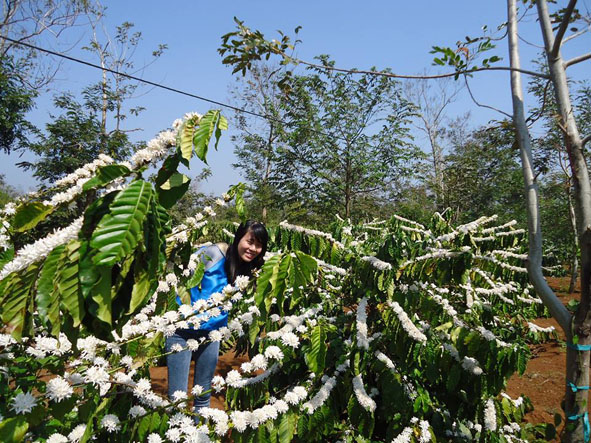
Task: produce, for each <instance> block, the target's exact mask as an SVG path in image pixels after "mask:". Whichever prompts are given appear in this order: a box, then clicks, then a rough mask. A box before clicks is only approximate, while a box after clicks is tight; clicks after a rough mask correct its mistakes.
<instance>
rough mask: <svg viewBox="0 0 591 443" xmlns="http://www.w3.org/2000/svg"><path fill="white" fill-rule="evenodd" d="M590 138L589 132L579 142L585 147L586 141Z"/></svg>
mask: <svg viewBox="0 0 591 443" xmlns="http://www.w3.org/2000/svg"><path fill="white" fill-rule="evenodd" d="M589 140H591V134H589V135H588V136H587V137H585V138H584V139H583V141H582V142H581V144H582V146H583V147H585V145H586V144H587V142H588V141H589Z"/></svg>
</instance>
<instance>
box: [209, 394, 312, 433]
mask: <svg viewBox="0 0 591 443" xmlns="http://www.w3.org/2000/svg"><path fill="white" fill-rule="evenodd" d="M307 396H308V391H307V390H306V388H305V387H303V386H296V387H294V388H293V389H290V390H288V391H287V393H286V394H285V395H284V397H283V399H279V400H278V399H274V398H272V399H271V400H270V402H269V404H266V405H264V406H262V407H260V408H257V409H254V410H253V411H240V410H234V411H232V412H231V414H230V415H229V416H228V414H227V413H226V412H224V411H222V410H220V409H213V408H201V409H199V415H201V416H202V417H203V418H205V419H208V420H211V421H212V422H213V423H214V425H215V432H216V434H217V435H219V436H223V435H225V434H226V432H228V429H229V427H230V426H229V422H230V420H231V423H232V425H233V427H234V428H235V429H236V430H237V431H238V432H244V431H245V430H246V428H247V427H250V428H252V429H257V428H258V427H259V426H260V425H261V424H263V423H265V422H266V421H268V420H274V419H276V418H277V417H278V416H279V415H281V414H284V413H285V412H287V411H288V410H289V406H290V405H293V406H295V405H298V404H299V403H301V402H302V401H303V400H305V399H306V398H307Z"/></svg>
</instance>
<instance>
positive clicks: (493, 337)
mask: <svg viewBox="0 0 591 443" xmlns="http://www.w3.org/2000/svg"><path fill="white" fill-rule="evenodd" d="M476 330H477V331H478V332H480V334H482V336H483V337H484V338H485V340H487V341H496V342H497V345H499V346H501V347H503V348H509V347H511V345H509V343H506V342H504V341H502V340H500V339H499V338H497V336H496V335H495V334H493V333H492V332H491V331H489V330H488V329H486V328H485V327H484V326H478V327H477V328H476Z"/></svg>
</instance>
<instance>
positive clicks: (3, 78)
mask: <svg viewBox="0 0 591 443" xmlns="http://www.w3.org/2000/svg"><path fill="white" fill-rule="evenodd" d="M13 72H14V64H13V62H12V60H11V59H10V58H9V57H0V149H1V150H3V151H5V152H6V153H10V151H11V150H13V149H22V148H25V147H26V146H27V141H28V137H29V134H30V132H31V130H32V125H31V124H30V123H29V121H28V120H27V119H26V118H25V115H26V113H27V112H28V111H30V110H31V108H32V107H33V99H34V97H35V95H36V94H35V92H34V91H33V90H31V89H29V88H27V87H25V85H23V84H22V82H20V81H18V79H17V78H16V77H15V76H14V75H13Z"/></svg>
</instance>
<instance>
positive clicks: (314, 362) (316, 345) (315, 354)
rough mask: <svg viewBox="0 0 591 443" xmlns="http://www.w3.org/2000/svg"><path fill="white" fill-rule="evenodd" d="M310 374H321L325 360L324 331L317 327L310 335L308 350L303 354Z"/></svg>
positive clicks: (322, 327) (320, 326)
mask: <svg viewBox="0 0 591 443" xmlns="http://www.w3.org/2000/svg"><path fill="white" fill-rule="evenodd" d="M305 359H306V363H307V364H308V367H309V368H310V371H311V372H314V373H315V374H322V372H323V371H324V364H325V359H326V329H325V328H324V326H323V325H317V326H316V327H315V328H314V329H312V334H311V335H310V350H309V351H308V352H307V353H306V354H305Z"/></svg>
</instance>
